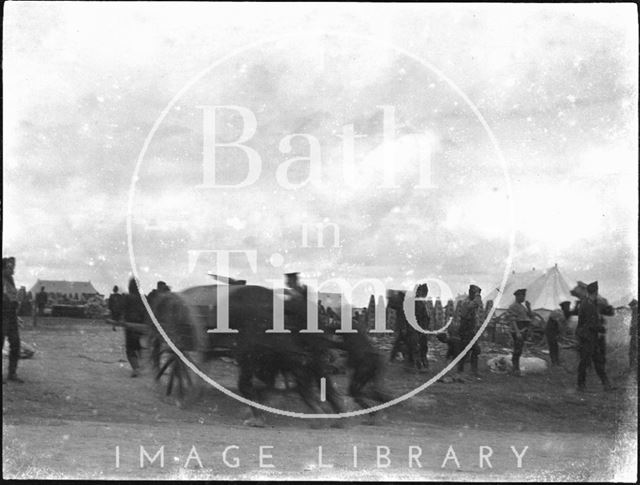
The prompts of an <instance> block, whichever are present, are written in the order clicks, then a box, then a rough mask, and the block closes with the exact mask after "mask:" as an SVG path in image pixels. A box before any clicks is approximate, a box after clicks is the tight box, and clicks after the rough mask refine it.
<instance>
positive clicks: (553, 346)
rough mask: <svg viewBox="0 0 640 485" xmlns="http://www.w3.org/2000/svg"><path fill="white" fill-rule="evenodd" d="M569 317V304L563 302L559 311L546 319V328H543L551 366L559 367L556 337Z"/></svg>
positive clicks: (555, 311)
mask: <svg viewBox="0 0 640 485" xmlns="http://www.w3.org/2000/svg"><path fill="white" fill-rule="evenodd" d="M570 316H571V302H570V301H563V302H562V303H560V310H554V311H552V312H551V314H550V315H549V318H548V319H547V326H546V327H545V331H544V332H545V335H546V337H547V344H548V345H549V358H550V359H551V365H560V350H559V347H558V336H559V335H560V329H561V327H563V326H564V325H565V324H566V321H567V320H568V319H569V317H570Z"/></svg>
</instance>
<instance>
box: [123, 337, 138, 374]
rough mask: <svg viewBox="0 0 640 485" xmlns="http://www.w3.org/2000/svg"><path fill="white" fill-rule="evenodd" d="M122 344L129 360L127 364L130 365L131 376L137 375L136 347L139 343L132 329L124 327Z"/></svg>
mask: <svg viewBox="0 0 640 485" xmlns="http://www.w3.org/2000/svg"><path fill="white" fill-rule="evenodd" d="M124 344H125V353H126V355H127V360H128V361H129V365H131V369H132V372H131V377H136V376H137V375H138V368H139V367H140V365H139V363H138V347H139V345H140V343H139V341H138V336H137V334H136V333H135V332H134V331H133V330H129V329H128V328H125V330H124Z"/></svg>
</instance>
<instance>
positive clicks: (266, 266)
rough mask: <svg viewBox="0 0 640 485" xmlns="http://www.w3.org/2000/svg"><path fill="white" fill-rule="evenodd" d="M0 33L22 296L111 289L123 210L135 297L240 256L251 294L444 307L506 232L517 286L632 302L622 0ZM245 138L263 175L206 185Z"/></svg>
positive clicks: (488, 278)
mask: <svg viewBox="0 0 640 485" xmlns="http://www.w3.org/2000/svg"><path fill="white" fill-rule="evenodd" d="M3 40H4V42H3V57H4V65H3V68H4V118H3V121H4V133H5V136H4V147H3V148H4V156H3V159H4V164H3V175H4V181H3V190H4V198H3V217H4V218H3V254H5V255H6V254H11V255H15V256H16V258H17V260H18V267H17V273H16V279H17V283H19V284H23V285H26V286H28V287H30V286H31V285H33V283H35V281H36V279H37V278H41V279H69V280H91V281H92V282H93V283H94V284H95V286H96V287H97V288H98V289H99V290H100V291H102V292H104V293H108V291H109V289H110V287H111V286H112V285H113V284H120V285H124V284H125V282H126V280H127V278H128V276H129V274H130V273H131V270H132V268H131V262H130V257H129V249H128V246H127V224H126V221H127V214H128V211H129V205H128V203H129V195H130V194H132V199H131V222H132V225H131V227H132V234H131V237H132V241H133V246H132V250H133V254H134V256H135V259H136V265H137V269H138V272H139V274H140V277H141V279H142V281H143V284H144V285H145V286H146V287H148V288H151V286H152V285H153V284H154V283H155V281H156V280H157V279H164V280H165V281H167V282H168V283H169V284H170V285H171V286H173V287H174V288H183V287H186V286H188V285H192V284H199V283H207V282H209V281H211V280H210V278H209V277H208V276H207V271H215V268H216V259H215V257H214V255H213V253H210V252H208V253H202V254H200V256H199V258H197V259H196V258H194V257H193V255H194V254H196V253H195V252H194V251H212V250H245V251H251V252H254V254H255V255H256V262H257V265H256V268H254V269H255V270H256V271H255V272H254V271H253V270H252V268H250V265H249V264H248V262H247V261H246V259H243V258H241V257H238V256H233V257H232V258H231V269H230V273H231V275H232V276H235V277H242V278H246V279H248V280H249V281H250V282H254V283H257V284H266V283H267V281H268V280H269V279H281V276H282V273H283V272H288V271H299V272H301V273H302V276H303V278H305V279H306V280H308V281H310V280H311V279H317V280H318V281H323V280H325V279H327V278H331V277H343V278H345V279H347V280H348V281H350V282H352V283H354V282H355V281H357V280H358V279H360V278H377V279H380V280H382V281H384V283H385V284H386V285H387V286H389V287H400V286H403V285H406V284H410V283H412V282H414V281H415V280H416V279H419V278H437V279H439V280H442V281H444V282H445V283H447V284H448V285H449V287H450V288H451V291H452V292H453V294H454V295H455V294H457V293H460V292H463V291H465V289H466V288H467V286H468V284H469V283H472V282H473V283H476V284H479V285H480V286H482V287H483V288H487V289H490V288H492V287H495V286H496V284H498V283H499V282H500V280H501V278H502V274H503V272H504V270H505V265H506V264H507V257H508V255H509V253H510V244H509V241H510V239H509V238H510V234H511V232H512V231H515V245H514V247H513V256H514V258H513V261H512V267H513V270H515V271H518V272H520V271H529V270H531V269H532V268H536V269H537V270H544V269H545V268H548V267H550V266H553V265H554V264H556V263H557V264H558V265H559V267H560V269H561V271H562V272H563V274H564V275H565V277H566V278H567V280H568V282H569V284H572V283H573V282H575V281H576V280H578V279H580V280H584V281H590V280H594V279H598V280H600V282H601V292H602V293H603V294H604V295H605V296H607V297H609V298H610V299H612V300H615V299H617V298H619V297H623V296H626V295H627V294H629V293H632V292H633V293H635V292H636V291H637V280H636V275H637V229H638V227H637V221H638V213H637V206H638V199H637V190H638V187H637V183H638V182H637V181H638V163H637V160H638V153H637V132H638V127H637V102H638V98H637V92H638V85H637V70H638V65H637V62H638V52H637V44H638V33H637V17H636V12H635V8H634V7H633V6H632V5H605V4H600V5H586V6H584V5H582V6H581V5H569V6H563V7H557V6H552V5H542V6H537V5H530V6H520V5H514V6H505V5H495V6H476V5H470V4H465V5H456V6H447V5H421V6H419V5H408V4H407V5H391V4H389V5H363V4H356V5H346V6H345V5H337V4H335V5H331V4H323V5H294V4H289V5H286V6H280V5H276V4H268V5H259V4H236V5H225V4H212V5H210V4H202V3H195V4H184V3H181V4H171V3H162V4H146V3H134V4H129V5H127V4H112V3H108V2H101V3H86V4H84V3H68V4H65V3H50V4H46V3H45V4H43V3H35V2H33V3H19V2H14V3H11V4H8V5H6V7H5V17H4V39H3ZM214 106H236V107H240V108H242V110H244V113H245V117H243V116H242V113H241V112H240V111H239V110H238V109H230V108H227V109H221V108H218V109H217V111H216V116H215V130H214V129H213V128H214V126H212V125H211V123H209V124H207V123H206V121H207V114H206V113H208V112H210V111H211V110H212V109H213V108H211V107H214ZM385 106H386V107H387V108H383V107H385ZM385 109H386V110H387V112H390V111H391V110H392V111H393V115H394V130H393V131H394V133H393V136H392V137H385V136H384V129H385V123H387V124H388V123H389V116H388V117H387V121H385V118H384V111H385ZM247 113H250V114H251V116H252V117H255V120H256V123H255V130H252V129H250V128H253V127H251V126H250V120H249V118H248V117H247V116H249V115H247ZM478 115H480V116H478ZM483 120H485V121H486V126H485V125H484V124H483ZM345 127H346V128H345ZM350 127H352V128H353V133H354V134H355V135H356V136H355V137H354V138H353V144H352V145H353V150H350V149H349V146H348V145H349V143H348V142H345V140H348V139H349V138H350V137H349V136H345V133H347V134H348V132H349V129H350ZM487 127H488V128H489V129H490V132H489V131H488V130H487V129H486V128H487ZM243 131H244V132H245V133H244V134H245V135H246V138H247V140H246V142H245V143H244V145H245V146H246V147H248V148H247V149H246V150H249V149H251V151H252V153H255V154H256V155H255V156H256V157H259V159H260V161H259V165H256V167H258V168H257V169H256V170H254V172H253V173H254V175H255V174H257V177H254V178H255V180H250V181H249V182H250V183H248V184H247V185H246V186H242V187H232V188H222V187H219V186H211V185H212V183H213V180H212V179H211V178H210V177H208V176H207V175H205V169H204V167H205V166H206V167H207V170H210V171H211V170H215V174H216V175H215V177H216V178H215V182H216V183H217V184H218V185H222V184H227V185H239V184H241V182H242V181H243V180H247V179H248V177H249V162H248V161H247V155H246V153H245V151H244V150H243V149H240V148H237V147H236V148H233V147H230V148H218V149H216V151H215V157H213V156H211V154H210V151H207V148H206V147H207V146H211V145H207V142H206V140H207V139H209V140H210V139H212V136H213V139H214V140H215V141H216V142H217V143H218V144H223V143H230V142H234V141H236V140H238V139H239V137H240V136H241V135H242V134H243ZM492 136H493V137H495V141H496V143H497V145H498V146H499V148H500V149H501V153H500V152H499V151H498V150H497V149H496V145H495V144H494V143H493V142H492ZM143 147H146V149H145V150H144V152H143ZM350 151H352V152H353V160H354V163H353V164H352V165H349V164H347V163H345V159H347V160H348V159H349V157H348V153H350ZM203 152H206V153H209V155H205V154H203ZM294 159H295V160H294ZM310 159H311V160H312V162H310V161H309V160H310ZM256 163H257V162H256ZM345 167H351V169H345ZM390 167H391V168H390ZM254 168H255V167H254ZM420 170H422V171H423V172H422V176H421V175H420V174H421V172H420ZM136 171H137V172H136ZM345 171H346V174H347V175H346V176H345ZM391 172H393V174H394V183H393V184H385V180H388V178H385V177H386V176H385V174H386V175H387V176H388V175H389V173H391ZM134 173H136V174H137V177H136V179H135V181H136V183H135V186H134V187H133V192H130V191H131V190H132V179H133V176H134ZM208 173H211V172H208ZM310 174H311V175H312V176H311V175H310ZM425 174H426V175H425ZM283 179H286V181H288V182H289V183H290V184H291V185H292V186H293V187H287V186H286V185H285V184H283V183H282V180H283ZM427 179H428V182H429V183H423V184H421V183H420V181H425V180H427ZM202 185H208V187H202ZM388 185H393V186H392V187H390V186H388ZM509 187H510V190H509ZM510 194H511V195H510ZM511 210H514V211H515V218H514V221H513V222H514V225H513V226H512V225H511V224H510V220H511V219H510V217H509V214H510V211H511ZM318 223H325V224H328V225H332V226H331V227H334V228H337V229H338V231H339V234H338V235H339V238H338V239H339V243H338V247H333V242H334V240H333V237H332V235H331V233H330V231H327V232H325V241H324V247H320V248H318V247H315V246H316V243H317V240H316V238H315V235H314V233H313V232H309V239H308V243H309V244H308V246H309V247H304V245H303V230H304V229H303V228H304V227H305V224H307V225H308V226H306V227H314V225H315V224H318ZM190 254H191V256H192V257H191V260H190V258H189V255H190Z"/></svg>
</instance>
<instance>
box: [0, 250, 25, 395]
mask: <svg viewBox="0 0 640 485" xmlns="http://www.w3.org/2000/svg"><path fill="white" fill-rule="evenodd" d="M15 266H16V259H15V258H13V257H11V258H2V345H3V346H4V339H5V337H7V338H8V339H9V375H8V377H7V379H8V380H9V381H12V382H18V383H22V382H24V381H23V380H22V379H20V378H18V376H17V371H18V360H19V359H20V333H19V331H18V313H17V312H18V291H17V290H16V285H15V282H14V281H13V273H14V271H15ZM5 382H6V381H5V380H4V379H3V380H2V383H3V384H4V383H5Z"/></svg>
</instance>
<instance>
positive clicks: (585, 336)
mask: <svg viewBox="0 0 640 485" xmlns="http://www.w3.org/2000/svg"><path fill="white" fill-rule="evenodd" d="M608 313H611V311H610V310H609V309H608V308H599V307H598V282H597V281H594V282H593V283H591V284H589V285H587V296H586V298H584V299H583V300H582V301H581V302H580V309H579V313H578V326H577V327H576V336H577V337H578V351H579V353H580V363H579V364H578V391H579V392H583V391H584V390H585V383H586V377H587V367H588V366H589V363H590V362H593V366H594V367H595V369H596V373H597V374H598V377H599V378H600V381H601V382H602V385H603V386H604V389H605V391H608V390H611V389H613V387H612V386H611V384H610V382H609V378H608V377H607V373H606V371H605V368H604V366H605V354H604V349H603V348H602V346H603V344H602V340H604V339H601V338H600V334H604V331H605V328H604V325H603V318H602V314H608Z"/></svg>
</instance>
